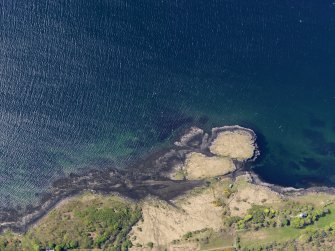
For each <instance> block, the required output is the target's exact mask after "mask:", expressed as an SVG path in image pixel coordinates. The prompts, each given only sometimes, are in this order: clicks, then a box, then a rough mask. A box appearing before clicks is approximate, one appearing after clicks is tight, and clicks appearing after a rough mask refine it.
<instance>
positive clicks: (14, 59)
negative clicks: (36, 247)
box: [0, 0, 335, 206]
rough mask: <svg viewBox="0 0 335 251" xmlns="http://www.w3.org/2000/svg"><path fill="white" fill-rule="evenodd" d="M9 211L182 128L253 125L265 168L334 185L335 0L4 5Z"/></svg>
mask: <svg viewBox="0 0 335 251" xmlns="http://www.w3.org/2000/svg"><path fill="white" fill-rule="evenodd" d="M0 7H1V8H0V10H1V12H0V184H1V186H0V203H1V206H9V205H21V204H22V205H24V204H27V203H30V202H33V201H35V200H37V199H38V196H37V195H38V194H40V193H41V192H43V191H44V190H45V189H47V188H48V186H50V184H51V181H52V180H54V179H56V178H57V177H61V176H64V175H66V174H68V173H70V172H77V171H81V170H86V169H90V168H103V167H109V166H115V167H120V168H122V167H123V166H124V165H126V164H127V163H129V161H132V160H133V159H136V157H138V156H141V155H142V154H144V153H146V152H148V151H149V150H151V149H153V148H157V147H158V148H159V147H161V146H162V145H164V144H166V142H168V141H169V138H171V136H173V132H175V131H176V130H177V129H178V128H180V127H182V126H186V125H190V124H194V123H195V124H203V126H204V127H205V128H210V127H211V126H217V125H223V124H241V125H244V126H249V127H251V128H253V129H255V130H256V132H257V133H258V135H259V141H260V144H261V150H262V158H261V159H260V161H259V162H258V163H256V164H255V166H254V168H255V170H256V172H258V173H259V174H260V175H261V177H262V178H263V179H265V180H266V181H269V182H274V183H277V184H282V185H290V186H297V187H301V186H311V185H316V184H317V185H320V184H325V185H334V184H335V113H334V107H335V4H334V3H333V2H332V1H327V0H325V1H312V0H299V1H298V0H291V1H288V0H283V1H277V0H249V1H239V0H237V1H230V0H223V1H208V0H206V1H205V0H203V1H202V0H195V1H182V0H175V1H156V0H155V1H154V0H143V1H134V0H132V1H126V0H125V1H121V0H104V1H103V0H95V1H74V0H73V1H72V0H57V1H56V0H48V1H38V0H36V1H35V0H29V1H24V0H11V1H7V0H1V1H0Z"/></svg>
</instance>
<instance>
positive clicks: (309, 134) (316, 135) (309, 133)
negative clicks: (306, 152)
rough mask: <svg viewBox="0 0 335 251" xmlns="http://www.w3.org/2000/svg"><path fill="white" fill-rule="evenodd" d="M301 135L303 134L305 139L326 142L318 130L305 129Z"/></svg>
mask: <svg viewBox="0 0 335 251" xmlns="http://www.w3.org/2000/svg"><path fill="white" fill-rule="evenodd" d="M303 135H304V137H306V138H307V139H309V140H311V141H313V142H322V143H324V142H326V140H325V137H324V136H323V134H322V133H321V132H318V131H314V130H309V129H305V130H303Z"/></svg>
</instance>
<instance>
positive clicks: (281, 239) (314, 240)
mask: <svg viewBox="0 0 335 251" xmlns="http://www.w3.org/2000/svg"><path fill="white" fill-rule="evenodd" d="M334 210H335V206H334V205H333V204H331V205H327V206H322V207H317V208H316V207H315V206H314V205H312V204H300V203H296V202H292V201H290V202H287V203H285V205H284V206H282V208H281V209H280V210H274V209H270V208H267V207H265V206H253V207H252V208H251V209H250V210H249V211H248V214H247V215H246V216H245V217H243V218H239V217H232V218H231V221H230V224H231V225H232V226H236V229H237V235H238V237H237V247H238V248H239V249H240V250H329V249H330V248H331V247H332V246H333V245H334V242H335V213H334V212H335V211H334Z"/></svg>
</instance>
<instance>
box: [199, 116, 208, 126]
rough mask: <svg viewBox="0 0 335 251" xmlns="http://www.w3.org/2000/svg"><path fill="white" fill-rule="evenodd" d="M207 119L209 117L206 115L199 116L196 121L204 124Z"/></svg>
mask: <svg viewBox="0 0 335 251" xmlns="http://www.w3.org/2000/svg"><path fill="white" fill-rule="evenodd" d="M208 121H209V118H208V117H207V116H201V117H200V118H199V119H198V123H199V125H204V124H206V123H207V122H208Z"/></svg>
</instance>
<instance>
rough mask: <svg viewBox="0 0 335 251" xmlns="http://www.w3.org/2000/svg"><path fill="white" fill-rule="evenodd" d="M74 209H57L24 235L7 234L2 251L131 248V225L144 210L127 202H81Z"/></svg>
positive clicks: (3, 238)
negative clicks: (106, 204)
mask: <svg viewBox="0 0 335 251" xmlns="http://www.w3.org/2000/svg"><path fill="white" fill-rule="evenodd" d="M72 209H73V211H66V212H64V211H54V212H52V213H50V215H49V216H48V219H47V221H46V222H45V223H44V224H41V225H40V226H38V227H37V228H33V229H31V230H30V231H29V232H28V233H26V234H25V235H23V236H18V235H14V234H10V233H7V234H4V235H2V236H1V237H0V250H1V251H2V250H3V251H7V250H8V251H9V250H10V251H16V250H27V251H28V250H29V251H42V250H47V249H54V250H56V251H65V250H74V249H94V248H99V249H100V248H102V249H104V250H122V251H125V250H128V249H129V248H130V247H131V246H132V243H131V241H130V240H129V239H127V235H128V233H129V231H130V230H131V227H132V226H133V225H134V224H135V223H136V222H137V221H138V220H139V219H140V218H141V210H140V208H137V207H132V206H130V205H128V204H126V203H120V204H119V206H113V207H107V206H103V205H99V204H94V205H91V206H83V207H80V205H79V206H78V207H76V208H71V210H72Z"/></svg>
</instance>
